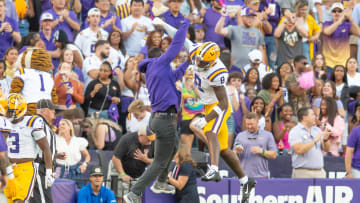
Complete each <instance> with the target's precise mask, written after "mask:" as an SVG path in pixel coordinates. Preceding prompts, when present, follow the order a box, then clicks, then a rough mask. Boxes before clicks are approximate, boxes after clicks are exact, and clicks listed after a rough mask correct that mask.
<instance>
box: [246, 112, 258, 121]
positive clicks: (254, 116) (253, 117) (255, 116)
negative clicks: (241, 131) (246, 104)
mask: <svg viewBox="0 0 360 203" xmlns="http://www.w3.org/2000/svg"><path fill="white" fill-rule="evenodd" d="M246 119H255V120H257V115H256V113H254V112H249V113H247V114H246Z"/></svg>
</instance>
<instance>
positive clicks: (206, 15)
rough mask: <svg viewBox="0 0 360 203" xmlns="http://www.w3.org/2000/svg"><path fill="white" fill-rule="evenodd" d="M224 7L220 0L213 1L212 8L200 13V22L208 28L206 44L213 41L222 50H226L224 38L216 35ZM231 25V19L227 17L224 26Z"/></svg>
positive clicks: (204, 9)
mask: <svg viewBox="0 0 360 203" xmlns="http://www.w3.org/2000/svg"><path fill="white" fill-rule="evenodd" d="M222 8H223V7H222V5H221V4H220V3H219V2H218V0H211V8H207V9H206V8H203V9H202V10H201V13H200V22H201V23H204V25H205V26H206V32H205V40H204V41H205V42H208V41H212V42H215V43H216V44H218V45H219V47H220V48H225V42H224V36H222V35H219V34H216V33H215V26H216V22H218V21H219V19H220V17H221V9H222ZM229 24H230V17H229V16H226V18H225V21H224V26H225V27H226V26H227V25H229Z"/></svg>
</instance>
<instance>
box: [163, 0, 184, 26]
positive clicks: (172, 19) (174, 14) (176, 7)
mask: <svg viewBox="0 0 360 203" xmlns="http://www.w3.org/2000/svg"><path fill="white" fill-rule="evenodd" d="M182 2H183V0H169V3H168V6H169V10H168V11H166V12H165V13H163V14H162V15H161V16H162V17H164V18H165V22H166V23H167V24H169V25H171V26H173V27H174V28H176V29H177V28H179V27H180V25H181V23H182V22H183V21H184V16H183V14H181V13H180V7H181V4H182Z"/></svg>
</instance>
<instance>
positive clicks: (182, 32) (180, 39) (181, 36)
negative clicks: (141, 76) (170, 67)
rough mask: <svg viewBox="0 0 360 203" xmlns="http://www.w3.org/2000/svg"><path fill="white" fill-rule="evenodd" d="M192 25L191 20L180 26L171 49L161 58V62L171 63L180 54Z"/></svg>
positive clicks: (186, 20)
mask: <svg viewBox="0 0 360 203" xmlns="http://www.w3.org/2000/svg"><path fill="white" fill-rule="evenodd" d="M189 25H190V20H189V19H185V20H184V22H183V23H182V24H181V25H180V28H179V30H178V31H177V32H176V34H175V36H174V38H173V40H172V41H171V44H170V47H169V49H168V50H167V51H166V52H165V53H164V54H162V55H161V56H160V57H159V62H160V63H162V62H165V63H170V62H171V61H173V60H174V59H175V57H176V56H177V55H178V53H179V52H180V50H181V48H182V47H183V45H184V41H185V39H186V34H187V31H188V28H189Z"/></svg>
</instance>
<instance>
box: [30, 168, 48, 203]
mask: <svg viewBox="0 0 360 203" xmlns="http://www.w3.org/2000/svg"><path fill="white" fill-rule="evenodd" d="M35 163H36V162H35ZM45 175H46V168H45V164H44V163H41V164H39V168H38V175H37V177H36V182H35V186H34V191H33V196H32V197H31V199H30V203H52V202H53V199H52V195H51V188H50V187H49V188H48V189H45Z"/></svg>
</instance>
